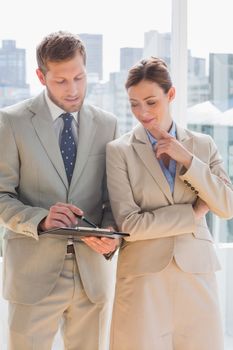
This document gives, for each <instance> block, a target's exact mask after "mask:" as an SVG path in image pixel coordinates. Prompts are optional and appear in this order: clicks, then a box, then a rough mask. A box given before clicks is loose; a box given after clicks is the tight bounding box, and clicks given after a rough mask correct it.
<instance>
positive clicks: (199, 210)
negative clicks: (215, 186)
mask: <svg viewBox="0 0 233 350" xmlns="http://www.w3.org/2000/svg"><path fill="white" fill-rule="evenodd" d="M193 210H194V215H195V218H196V220H199V219H201V218H203V216H205V215H206V214H207V213H208V211H209V208H208V206H207V204H206V203H205V202H204V201H203V200H202V199H200V198H197V200H196V202H195V204H194V205H193Z"/></svg>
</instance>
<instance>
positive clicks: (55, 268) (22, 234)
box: [0, 93, 117, 304]
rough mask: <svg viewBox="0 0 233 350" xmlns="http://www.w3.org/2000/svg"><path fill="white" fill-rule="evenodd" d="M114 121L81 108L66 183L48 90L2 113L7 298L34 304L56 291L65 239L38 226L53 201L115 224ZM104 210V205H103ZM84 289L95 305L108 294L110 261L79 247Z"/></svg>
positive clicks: (0, 220) (0, 175)
mask: <svg viewBox="0 0 233 350" xmlns="http://www.w3.org/2000/svg"><path fill="white" fill-rule="evenodd" d="M116 130H117V122H116V118H115V117H114V116H112V115H111V114H110V113H107V112H104V111H103V110H101V109H99V108H97V107H93V106H90V105H84V106H83V107H82V109H81V111H80V121H79V135H78V151H77V152H78V153H77V160H76V164H75V170H74V173H73V178H72V181H71V184H70V187H69V186H68V181H67V177H66V173H65V169H64V164H63V160H62V157H61V153H60V149H59V145H58V141H57V139H56V136H55V132H54V129H53V124H52V117H51V115H50V113H49V110H48V107H47V104H46V102H45V99H44V94H43V93H42V94H40V95H39V96H37V97H36V98H33V99H30V100H27V101H24V102H22V103H19V104H17V105H14V106H11V107H8V108H6V109H4V110H2V111H1V112H0V140H1V141H0V169H1V170H0V224H2V225H4V226H5V228H6V229H5V231H6V232H5V249H4V281H3V288H4V296H5V298H7V299H9V300H10V301H12V302H18V303H24V304H34V303H36V302H38V301H39V300H41V299H42V298H43V297H45V296H47V295H48V294H49V292H50V291H51V290H52V289H53V287H54V285H55V283H56V280H57V278H58V276H59V273H60V271H61V269H62V266H63V261H64V257H65V252H66V245H67V240H62V239H59V238H48V237H47V238H46V237H44V236H43V235H42V236H40V237H38V232H37V226H38V223H39V222H40V221H41V219H43V218H44V217H45V216H47V214H48V210H49V208H50V206H51V205H53V204H54V203H56V202H68V203H73V204H75V205H77V206H78V207H80V208H81V209H82V210H83V211H84V213H85V215H86V216H87V217H88V218H90V220H92V221H93V222H95V223H96V224H98V225H99V226H103V227H104V226H106V225H109V224H113V217H112V215H111V211H110V207H109V202H108V195H107V189H106V172H105V148H106V143H107V142H109V141H111V140H113V139H114V138H115V137H116V132H117V131H116ZM103 207H104V209H103ZM75 252H76V259H77V263H78V267H79V271H80V275H81V279H82V282H83V285H84V288H85V291H86V293H87V295H88V297H89V298H90V300H91V301H93V302H98V303H102V302H105V301H106V300H107V298H109V297H111V295H110V294H109V293H110V291H111V290H112V288H113V284H114V264H115V263H116V262H115V259H113V261H106V260H105V258H104V257H103V256H102V255H100V254H97V253H95V252H94V251H92V250H91V249H90V248H89V247H88V246H87V245H85V244H84V243H77V244H75Z"/></svg>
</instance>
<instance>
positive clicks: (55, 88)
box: [36, 51, 87, 112]
mask: <svg viewBox="0 0 233 350" xmlns="http://www.w3.org/2000/svg"><path fill="white" fill-rule="evenodd" d="M36 73H37V76H38V78H39V80H40V82H41V83H42V84H43V85H44V86H46V88H47V90H48V95H49V97H50V98H51V100H52V101H53V102H54V103H55V104H56V105H57V106H59V107H60V108H62V109H63V110H64V111H66V112H76V111H79V110H80V108H81V106H82V104H83V101H84V98H85V94H86V85H87V82H86V68H85V65H84V62H83V57H82V56H81V54H80V53H79V52H78V51H77V53H76V55H75V57H74V58H72V59H69V60H66V61H61V62H51V61H50V62H47V72H46V74H43V73H42V71H41V70H40V69H37V71H36Z"/></svg>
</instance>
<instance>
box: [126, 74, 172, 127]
mask: <svg viewBox="0 0 233 350" xmlns="http://www.w3.org/2000/svg"><path fill="white" fill-rule="evenodd" d="M128 96H129V101H130V105H131V110H132V112H133V114H134V115H135V117H136V118H137V120H138V121H139V122H140V123H141V124H142V125H143V126H144V127H145V128H146V129H148V130H149V131H150V130H153V126H154V125H159V126H160V127H161V128H163V129H165V130H169V129H170V127H171V124H172V118H171V116H170V112H169V105H170V103H171V101H172V100H173V99H174V97H175V89H174V87H171V88H170V90H169V91H168V92H167V93H165V92H164V91H163V89H162V88H161V87H160V86H159V85H158V84H157V83H155V82H152V81H149V80H142V81H140V83H138V84H137V85H133V86H131V87H129V88H128Z"/></svg>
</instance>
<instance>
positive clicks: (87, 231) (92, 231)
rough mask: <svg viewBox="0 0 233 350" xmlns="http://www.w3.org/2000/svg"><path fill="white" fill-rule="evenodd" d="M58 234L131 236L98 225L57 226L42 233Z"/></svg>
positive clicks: (78, 236)
mask: <svg viewBox="0 0 233 350" xmlns="http://www.w3.org/2000/svg"><path fill="white" fill-rule="evenodd" d="M44 234H46V235H50V234H51V235H58V236H63V237H66V238H69V237H70V238H74V239H75V238H82V237H108V238H124V237H128V236H130V234H129V233H126V232H116V231H112V230H110V229H107V228H98V227H96V228H95V227H86V226H85V227H84V226H76V227H57V228H53V229H51V230H47V231H42V232H40V235H44Z"/></svg>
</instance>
